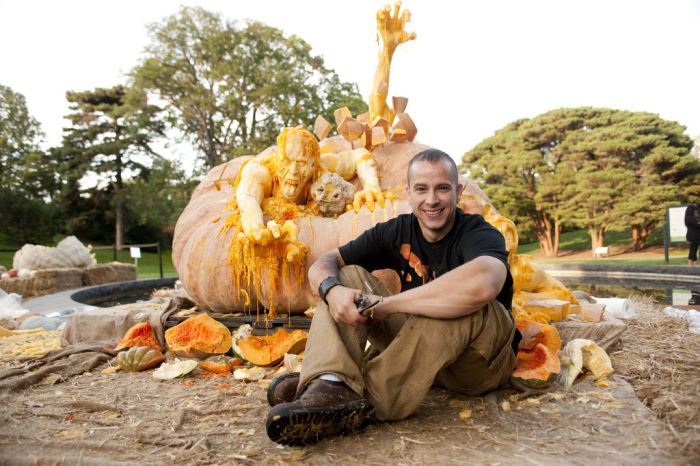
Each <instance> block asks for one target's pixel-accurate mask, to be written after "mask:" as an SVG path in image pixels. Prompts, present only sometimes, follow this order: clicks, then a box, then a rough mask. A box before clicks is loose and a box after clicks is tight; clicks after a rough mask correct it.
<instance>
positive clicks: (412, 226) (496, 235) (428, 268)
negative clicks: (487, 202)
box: [339, 209, 513, 309]
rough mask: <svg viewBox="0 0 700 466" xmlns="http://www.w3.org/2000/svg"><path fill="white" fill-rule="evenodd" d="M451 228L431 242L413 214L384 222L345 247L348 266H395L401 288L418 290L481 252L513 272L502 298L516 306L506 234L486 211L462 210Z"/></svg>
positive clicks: (500, 298) (371, 268) (509, 307)
mask: <svg viewBox="0 0 700 466" xmlns="http://www.w3.org/2000/svg"><path fill="white" fill-rule="evenodd" d="M456 214H457V217H456V219H455V223H454V225H453V226H452V229H451V230H450V232H449V233H448V234H447V235H446V236H445V237H444V238H442V239H440V240H439V241H436V242H434V243H430V242H428V241H426V239H425V238H424V237H423V234H422V233H421V230H420V225H419V224H418V220H417V219H416V217H415V216H414V215H413V214H405V215H399V216H398V217H396V218H394V219H391V220H389V221H388V222H384V223H379V224H377V225H376V226H375V227H373V228H370V229H369V230H367V231H365V232H364V233H362V234H361V235H360V236H358V237H357V238H356V239H354V240H352V241H350V242H349V243H347V244H345V245H343V246H341V247H340V248H339V251H340V255H341V256H342V258H343V261H345V263H346V264H356V265H361V266H362V267H364V268H365V269H367V270H369V271H370V272H371V271H373V270H378V269H392V270H395V271H396V272H397V273H398V274H399V277H400V278H401V291H405V290H409V289H411V288H415V287H417V286H420V285H422V284H424V283H427V282H429V281H430V280H433V279H435V278H437V277H439V276H440V275H442V274H444V273H446V272H449V271H450V270H453V269H455V268H457V267H459V266H460V265H462V264H465V263H467V262H469V261H471V260H472V259H476V258H477V257H479V256H491V257H495V258H496V259H499V260H500V261H501V262H503V264H505V266H506V269H507V270H508V275H507V277H506V281H505V283H504V285H503V289H501V292H500V293H499V295H498V296H497V297H496V299H497V300H498V301H499V302H500V303H501V304H503V306H505V308H506V309H511V303H512V299H513V278H512V277H511V275H510V269H509V268H508V251H507V250H506V243H505V240H504V239H503V236H502V235H501V233H500V232H499V231H498V230H496V229H495V228H494V227H493V226H491V225H490V224H489V223H488V222H486V221H485V220H484V219H483V217H482V216H481V215H473V214H465V213H464V212H462V211H461V210H459V209H457V211H456Z"/></svg>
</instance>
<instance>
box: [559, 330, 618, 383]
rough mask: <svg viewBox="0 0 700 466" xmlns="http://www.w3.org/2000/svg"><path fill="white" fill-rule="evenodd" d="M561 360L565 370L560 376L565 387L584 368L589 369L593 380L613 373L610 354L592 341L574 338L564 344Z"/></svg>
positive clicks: (572, 381)
mask: <svg viewBox="0 0 700 466" xmlns="http://www.w3.org/2000/svg"><path fill="white" fill-rule="evenodd" d="M562 360H563V361H565V362H564V364H565V367H566V370H564V371H563V372H562V374H561V376H560V381H561V383H562V385H564V386H565V387H570V386H571V385H573V383H574V381H575V380H576V377H578V375H579V374H580V373H581V371H582V370H583V369H584V368H585V369H588V370H589V371H591V373H592V374H593V377H594V378H595V380H600V379H603V378H605V377H607V376H608V375H610V374H612V373H613V367H612V363H611V362H610V356H608V353H606V352H605V350H604V349H603V348H601V347H600V346H598V344H596V343H595V342H594V341H591V340H586V339H584V338H576V339H575V340H571V341H570V342H568V343H567V344H566V346H565V347H564V349H563V350H562Z"/></svg>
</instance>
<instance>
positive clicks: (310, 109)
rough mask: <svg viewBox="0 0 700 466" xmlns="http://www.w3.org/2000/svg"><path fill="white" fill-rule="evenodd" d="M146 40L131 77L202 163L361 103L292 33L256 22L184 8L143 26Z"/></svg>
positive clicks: (253, 148) (248, 150) (255, 147)
mask: <svg viewBox="0 0 700 466" xmlns="http://www.w3.org/2000/svg"><path fill="white" fill-rule="evenodd" d="M149 29H150V34H151V42H152V43H151V45H150V46H148V47H147V49H146V57H145V58H144V60H143V61H142V62H141V63H140V64H139V66H137V67H136V68H135V69H134V70H133V72H132V77H133V79H134V83H135V85H136V86H139V87H140V88H143V89H146V90H148V91H151V92H154V93H155V94H156V95H157V96H158V97H159V98H160V99H162V100H163V101H164V102H166V103H167V110H168V111H169V116H170V121H171V123H172V124H173V125H174V126H176V127H177V128H178V129H179V130H180V131H182V133H184V134H185V135H186V136H187V137H189V138H190V139H191V140H192V142H193V143H194V144H195V146H196V147H197V148H198V149H199V150H200V152H201V154H202V156H203V157H204V158H205V160H206V163H207V165H208V167H209V168H212V167H214V166H215V165H218V164H220V163H221V162H222V161H224V160H228V159H230V158H231V157H235V156H238V155H242V154H254V153H256V152H259V151H260V150H262V149H263V148H265V147H267V146H269V145H271V144H274V142H275V137H276V136H277V134H278V133H279V130H280V128H282V127H284V126H294V125H298V124H302V125H304V126H306V127H310V126H312V125H313V122H314V119H315V118H316V116H317V115H319V114H324V115H326V117H327V118H329V119H330V118H331V113H332V111H333V110H334V109H335V108H336V107H338V106H348V107H349V108H350V109H351V110H352V111H353V113H360V112H364V111H366V109H367V106H366V104H365V103H364V102H363V101H362V98H361V97H360V95H359V93H358V91H357V86H356V85H354V84H348V83H344V82H341V81H340V79H339V78H338V76H337V75H336V73H335V72H334V71H332V70H329V69H327V68H325V67H324V64H323V59H322V58H320V57H317V56H314V55H312V54H311V47H310V46H309V45H308V44H307V43H306V42H305V41H304V40H302V39H300V38H299V37H296V36H286V35H285V34H284V33H283V32H282V31H280V30H279V29H276V28H273V27H270V26H266V25H264V24H262V23H259V22H250V23H247V24H246V25H245V26H243V27H238V26H237V25H236V24H235V23H232V22H228V21H222V20H221V19H220V18H219V16H218V15H215V14H213V13H210V12H208V11H206V10H204V9H201V8H187V7H183V8H182V9H181V10H180V11H179V12H178V13H177V14H176V15H173V16H171V17H169V18H166V19H165V20H164V21H163V22H161V23H155V24H152V25H150V27H149Z"/></svg>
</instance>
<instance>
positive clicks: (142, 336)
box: [114, 322, 163, 351]
mask: <svg viewBox="0 0 700 466" xmlns="http://www.w3.org/2000/svg"><path fill="white" fill-rule="evenodd" d="M136 346H147V347H149V348H153V349H157V350H158V351H163V347H161V346H160V343H159V342H158V339H157V338H156V333H155V332H154V331H153V327H151V323H150V322H141V323H140V324H136V325H134V326H133V327H131V328H130V329H129V330H127V331H126V333H125V334H124V337H123V338H122V339H121V340H119V343H117V346H116V347H115V348H114V349H115V350H120V349H122V348H134V347H136Z"/></svg>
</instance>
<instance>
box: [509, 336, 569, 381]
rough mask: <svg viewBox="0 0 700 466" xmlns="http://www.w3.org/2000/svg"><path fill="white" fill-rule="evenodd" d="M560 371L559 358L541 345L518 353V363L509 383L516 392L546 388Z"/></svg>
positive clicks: (538, 344)
mask: <svg viewBox="0 0 700 466" xmlns="http://www.w3.org/2000/svg"><path fill="white" fill-rule="evenodd" d="M560 370H561V364H560V362H559V358H558V357H557V355H556V354H555V353H553V352H552V351H550V350H549V348H547V347H546V346H545V345H543V344H542V343H537V344H536V345H535V347H534V348H533V349H532V350H520V351H518V362H517V364H516V366H515V371H514V372H513V375H512V376H511V378H510V383H511V385H513V387H515V388H517V389H518V390H522V391H527V390H538V389H543V388H547V387H548V386H549V385H550V384H551V383H552V382H553V381H554V379H555V378H556V376H557V374H559V371H560Z"/></svg>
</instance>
